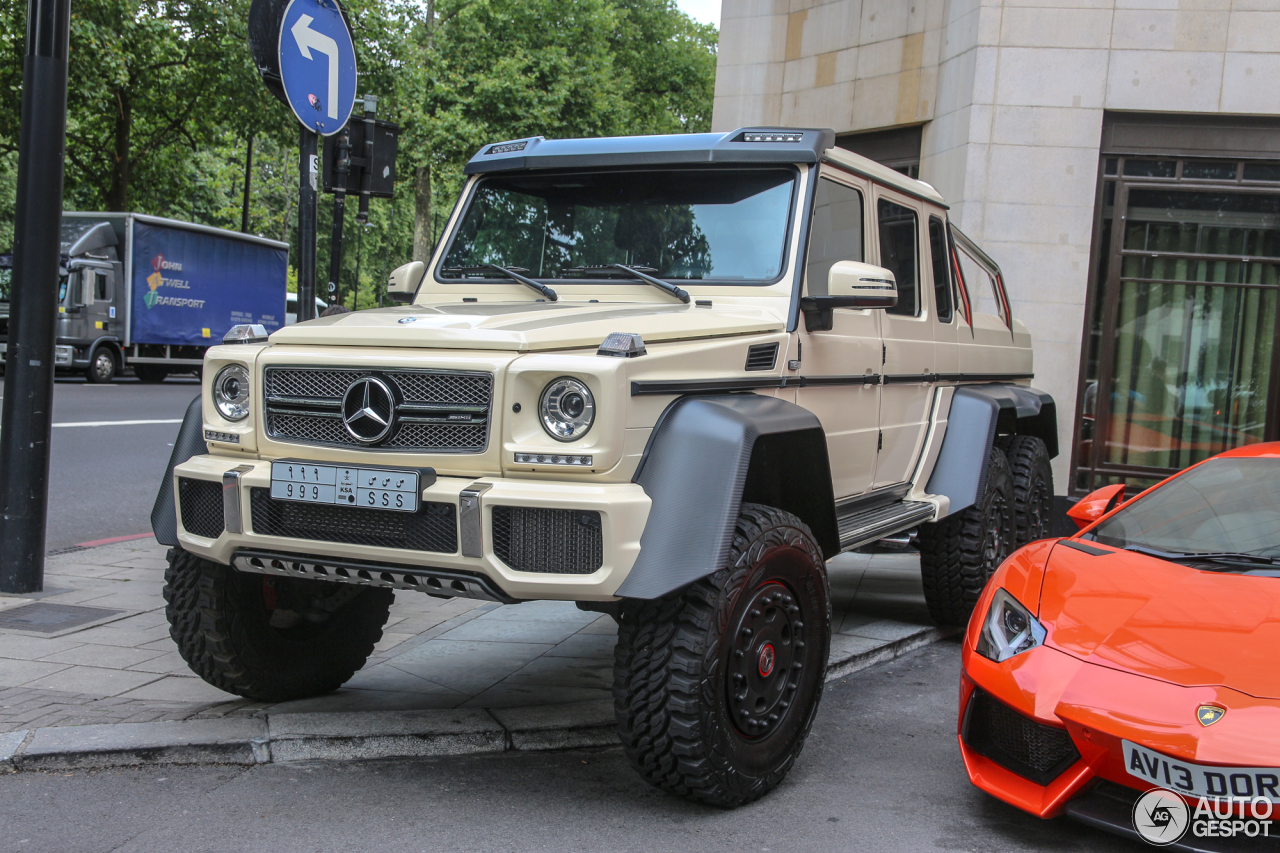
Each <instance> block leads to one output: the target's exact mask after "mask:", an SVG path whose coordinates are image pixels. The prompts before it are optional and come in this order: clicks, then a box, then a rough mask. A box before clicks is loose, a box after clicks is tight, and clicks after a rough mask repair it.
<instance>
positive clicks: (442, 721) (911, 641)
mask: <svg viewBox="0 0 1280 853" xmlns="http://www.w3.org/2000/svg"><path fill="white" fill-rule="evenodd" d="M164 550H165V549H164V548H163V547H162V546H159V545H156V544H155V543H154V542H152V541H151V540H147V539H143V540H135V541H132V542H121V543H117V544H112V545H106V546H102V547H98V548H92V549H85V550H79V551H74V552H71V553H65V554H59V555H56V556H52V557H50V558H49V560H48V564H47V569H46V577H45V591H44V592H43V593H39V594H35V595H29V596H0V762H3V761H4V760H5V752H6V750H5V749H4V743H6V742H7V743H8V744H9V747H10V748H9V750H8V753H10V754H12V753H13V752H14V751H15V750H19V749H21V750H22V751H23V752H24V753H25V754H26V755H27V756H28V758H32V759H34V757H35V755H36V754H37V753H39V751H40V750H39V746H40V744H41V743H49V744H61V746H59V747H58V749H61V750H63V751H66V750H68V749H69V750H72V751H74V747H75V744H76V743H81V744H82V745H83V744H95V743H96V744H99V746H100V745H101V744H102V743H105V742H107V741H110V740H112V738H116V739H119V738H120V737H123V736H124V733H126V732H132V733H133V734H132V735H130V737H133V738H134V740H138V738H141V740H140V741H139V743H143V744H144V745H145V746H146V748H148V749H154V748H156V747H157V746H163V745H164V742H166V739H169V740H173V739H174V738H176V740H174V742H175V743H181V742H183V738H187V739H188V740H189V739H190V738H191V737H192V736H193V735H192V733H193V732H196V731H197V728H200V727H195V728H193V727H191V726H187V727H186V728H183V727H182V726H177V727H176V728H175V727H174V725H173V724H172V723H170V722H169V721H184V720H185V721H198V720H205V721H214V720H219V721H224V722H222V723H221V724H219V725H220V727H218V726H215V727H214V728H209V727H208V726H204V727H203V728H201V730H202V731H205V732H206V733H209V732H211V733H213V734H205V735H199V736H197V737H196V740H199V739H200V738H201V737H211V738H213V739H214V740H215V741H218V742H219V743H221V742H222V741H221V740H219V738H221V737H222V735H219V734H217V733H218V732H222V733H223V734H225V735H226V737H230V738H231V739H232V740H234V741H235V743H237V744H240V747H237V748H239V749H240V752H241V753H244V751H245V749H248V748H249V747H247V746H245V744H252V743H257V744H259V745H262V744H266V743H268V742H271V743H273V747H272V749H271V750H269V752H271V753H272V754H273V757H270V758H267V759H264V753H263V750H261V749H259V750H258V751H257V752H256V753H253V752H252V750H250V753H252V754H247V758H246V755H245V754H241V758H246V760H252V761H261V760H287V758H288V757H344V756H345V757H350V756H349V755H345V753H343V750H342V749H341V748H337V751H336V753H335V754H334V755H327V753H326V754H325V755H321V754H318V753H317V752H316V750H317V749H319V750H320V752H321V753H324V752H326V750H325V749H320V747H318V746H317V744H319V743H320V742H321V741H324V740H325V739H326V738H329V739H330V740H332V739H337V741H342V742H345V741H347V740H349V739H350V738H349V737H347V736H346V735H344V734H343V733H344V732H345V733H347V735H350V734H353V733H355V732H358V731H362V730H365V729H368V730H370V731H372V732H373V733H374V734H377V735H378V736H379V737H383V738H384V739H385V737H387V736H391V735H395V733H396V732H399V733H400V734H402V735H403V734H406V728H405V727H406V726H408V727H409V728H414V727H417V728H422V727H423V726H426V727H427V728H429V729H432V731H434V730H435V729H436V728H439V727H440V726H441V725H443V728H444V729H445V730H448V731H449V732H452V734H451V735H450V737H453V738H454V739H453V740H448V738H446V739H445V740H446V741H447V742H444V741H442V742H440V743H438V744H436V746H435V747H427V746H423V745H422V738H421V737H418V738H417V741H418V743H419V747H418V748H433V749H435V748H438V749H444V750H445V751H450V750H457V749H461V751H473V750H472V749H471V747H470V746H468V744H471V745H475V744H476V743H487V742H488V740H486V739H489V740H493V739H497V740H501V741H503V743H502V744H501V746H502V747H503V748H513V747H514V748H519V747H518V746H517V745H516V743H515V741H516V740H518V739H519V737H518V736H519V733H520V732H521V731H524V730H526V729H528V730H531V731H532V730H536V731H538V732H540V733H541V734H540V735H539V736H538V737H537V738H534V740H535V741H537V742H538V743H542V744H543V746H541V747H539V748H548V747H554V746H556V745H582V744H581V742H575V743H568V742H563V738H560V739H559V740H557V736H556V735H555V733H554V732H555V729H556V728H557V726H561V727H567V728H569V729H573V728H575V727H576V728H581V727H583V726H586V727H587V728H590V729H592V730H593V731H596V730H603V729H602V727H604V726H606V725H607V723H608V720H607V719H605V718H606V717H607V716H608V714H609V713H611V712H610V711H609V708H610V706H611V697H610V686H611V684H612V664H613V645H614V640H615V637H616V634H617V628H616V626H615V624H614V622H613V620H612V619H611V618H609V617H608V616H601V615H599V614H594V613H585V612H583V611H580V610H578V609H577V608H576V607H575V606H574V605H573V604H571V603H563V602H528V603H525V604H519V605H514V606H501V605H496V604H491V603H484V602H476V601H470V600H467V599H448V600H440V599H435V598H431V597H429V596H426V595H423V594H420V593H413V592H397V593H396V602H395V605H394V606H393V607H392V610H391V619H390V621H389V622H388V624H387V626H386V629H385V632H384V635H383V639H382V641H381V642H380V643H379V644H378V646H377V649H376V651H375V653H374V656H373V657H372V658H371V659H370V660H369V662H368V664H367V665H366V666H365V667H364V669H363V670H361V671H360V672H359V673H357V674H356V676H355V677H354V678H353V679H352V680H351V681H350V682H348V683H347V685H346V686H344V687H343V688H342V689H341V690H338V691H336V692H334V693H331V694H329V695H326V696H322V697H318V698H315V699H306V700H299V701H293V702H283V703H275V704H264V703H254V702H250V701H248V700H244V699H241V698H239V697H235V696H231V695H229V694H226V693H223V692H222V691H220V690H217V689H215V688H213V687H211V686H209V685H208V684H206V683H205V682H204V681H202V680H201V679H199V678H197V677H196V676H194V675H193V674H192V673H191V671H190V670H189V669H188V668H187V666H186V664H185V662H184V661H183V660H182V659H181V657H180V656H179V655H178V652H177V650H176V647H175V646H174V644H173V641H172V640H171V639H170V638H169V634H168V624H167V622H166V620H165V616H164V600H163V598H162V597H161V587H162V585H163V575H164V566H165V562H164ZM829 572H830V578H831V589H832V599H833V605H834V611H833V617H834V626H835V631H836V633H835V635H834V636H833V639H832V649H831V660H830V668H829V671H828V677H835V676H837V675H840V674H844V673H846V672H852V671H855V670H857V669H861V668H863V667H865V666H870V665H871V664H873V663H876V662H879V661H880V660H886V659H889V658H892V657H895V656H897V655H899V654H902V653H904V652H906V651H909V650H911V649H914V648H918V647H919V646H921V645H924V644H926V643H929V642H932V641H934V640H936V639H937V638H938V637H940V636H941V634H940V633H939V632H938V631H937V630H936V629H934V628H932V626H931V624H930V622H929V620H928V616H927V611H926V609H925V606H924V600H923V596H922V594H921V588H920V579H919V562H918V558H917V557H916V555H915V554H914V553H906V554H882V555H862V554H847V555H843V556H841V557H839V558H837V559H836V560H833V561H832V562H831V564H830V565H829ZM548 706H555V708H557V709H559V710H555V709H553V708H550V707H548ZM539 708H541V709H542V710H541V711H539V710H538V709H539ZM427 711H434V712H440V711H453V712H455V713H453V714H452V715H447V717H439V716H438V715H437V716H434V717H432V716H430V715H428V716H427V717H423V716H422V715H420V714H417V712H427ZM344 712H356V713H344ZM323 715H333V716H323ZM388 715H390V716H388ZM361 720H363V721H364V722H363V723H362V722H360V721H361ZM557 720H558V721H559V722H557ZM139 723H147V724H152V725H149V726H144V727H141V728H139V727H135V726H128V725H126V726H124V727H121V726H120V725H119V724H139ZM159 723H169V724H168V725H156V724H159ZM113 726H114V727H115V728H114V730H113V729H112V727H113ZM370 726H372V729H369V727H370ZM522 726H523V727H524V728H522ZM67 727H86V728H84V730H83V731H80V732H70V731H54V730H55V729H64V728H67ZM530 727H532V728H531V729H530ZM37 730H39V731H37ZM144 730H145V731H144ZM384 730H385V731H384ZM112 731H114V734H113V733H112ZM184 732H185V734H183V733H184ZM316 732H319V733H321V734H314V733H316ZM323 732H329V733H330V734H328V735H325V734H323ZM3 733H12V734H10V735H9V736H8V737H7V738H6V737H5V735H4V734H3ZM19 733H21V735H22V737H21V740H20V741H19V742H16V743H15V738H16V736H17V734H19ZM446 733H447V732H446ZM409 734H413V735H415V736H416V735H421V734H422V732H410V733H409ZM455 736H456V737H455ZM457 737H462V741H465V743H463V742H462V741H459V742H457V743H455V741H457ZM599 737H600V735H599V732H598V731H596V733H595V734H593V735H591V738H593V739H595V740H597V741H598V740H599ZM104 738H105V739H106V740H105V741H104V740H103V739H104ZM477 738H478V740H477ZM125 740H126V741H127V740H128V738H125ZM286 741H289V742H290V743H291V744H292V747H290V746H289V745H286V743H285V742H286ZM299 742H306V743H309V744H311V746H310V747H308V749H302V750H299V749H297V748H293V747H297V746H298V743H299ZM473 742H474V743H473ZM495 742H496V741H495ZM459 743H461V746H459ZM530 743H533V741H530ZM449 744H453V745H452V746H450V745H449ZM187 746H190V744H187ZM407 746H408V742H407V741H406V742H399V743H398V744H393V745H392V746H391V747H388V748H389V749H392V750H393V752H394V750H395V749H399V750H401V752H398V753H394V754H417V753H413V752H409V753H404V752H403V749H405V748H407ZM463 747H465V748H463ZM33 748H34V749H35V751H34V752H33ZM95 748H96V747H95ZM141 748H142V747H139V749H141ZM85 749H87V750H89V751H90V752H92V751H93V749H90V748H89V746H84V749H82V750H81V751H82V752H83V751H84V750H85ZM291 750H292V751H291ZM308 750H310V751H308ZM56 751H57V750H55V752H56ZM98 751H99V752H101V751H102V750H101V749H99V750H98ZM109 751H110V750H107V752H109ZM328 752H334V750H332V749H330V750H328ZM238 754H240V753H238ZM177 755H178V758H176V759H174V760H182V758H181V756H183V755H186V756H188V757H189V758H190V759H191V760H204V758H201V755H204V753H200V751H199V750H198V749H197V750H195V751H194V752H192V751H191V750H188V751H187V752H181V751H179V753H177ZM211 755H212V753H210V755H206V756H205V758H207V759H208V760H216V757H210V756H211ZM170 758H173V756H172V755H171V756H170ZM28 763H30V764H32V766H35V764H37V763H38V762H28ZM127 763H131V762H127Z"/></svg>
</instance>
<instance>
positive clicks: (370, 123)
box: [356, 95, 378, 287]
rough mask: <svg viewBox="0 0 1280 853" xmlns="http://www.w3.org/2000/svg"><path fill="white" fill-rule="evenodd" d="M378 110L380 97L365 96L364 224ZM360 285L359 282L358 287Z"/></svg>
mask: <svg viewBox="0 0 1280 853" xmlns="http://www.w3.org/2000/svg"><path fill="white" fill-rule="evenodd" d="M377 112H378V99H377V98H376V97H375V96H373V95H365V96H364V151H362V152H361V153H362V154H363V155H364V169H363V170H362V171H361V172H360V207H359V208H358V209H357V210H356V222H358V223H359V224H361V225H364V224H365V223H367V222H368V221H369V187H370V183H371V182H372V181H373V140H374V134H375V133H376V132H377V130H376V127H375V125H374V116H376V115H377ZM359 286H360V285H359V284H358V283H357V284H356V287H359Z"/></svg>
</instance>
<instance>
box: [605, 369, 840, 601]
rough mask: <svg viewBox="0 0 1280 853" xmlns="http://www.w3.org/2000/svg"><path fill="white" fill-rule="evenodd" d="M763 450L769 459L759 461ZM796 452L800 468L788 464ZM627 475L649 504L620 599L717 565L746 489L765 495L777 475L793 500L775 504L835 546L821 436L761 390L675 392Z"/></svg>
mask: <svg viewBox="0 0 1280 853" xmlns="http://www.w3.org/2000/svg"><path fill="white" fill-rule="evenodd" d="M771 439H772V441H771ZM757 448H761V450H760V452H759V453H757ZM797 454H800V456H797ZM766 456H771V458H773V459H774V460H775V461H773V462H771V463H767V464H766V463H765V462H763V461H762V460H763V459H764V458H765V457H766ZM753 458H754V459H755V460H756V461H755V464H754V465H753ZM796 458H803V459H805V460H806V464H805V468H806V469H807V470H804V471H803V472H798V471H794V470H792V471H788V470H787V468H788V467H789V466H788V462H787V460H788V459H792V460H794V459H796ZM815 469H818V470H815ZM799 474H802V475H803V476H797V475H799ZM787 475H790V476H787ZM633 481H634V482H635V483H637V484H639V485H640V486H641V487H642V488H643V489H644V491H645V494H647V495H648V496H649V498H650V500H652V502H653V504H652V507H651V509H650V510H649V518H648V521H647V522H646V523H645V528H644V532H643V533H642V534H641V536H640V556H639V557H637V558H636V562H635V565H634V566H632V568H631V572H630V574H628V575H627V578H626V580H624V581H623V582H622V585H621V586H619V587H618V590H617V592H616V593H615V594H616V595H617V596H619V597H622V598H645V599H653V598H658V597H660V596H662V595H665V594H666V593H668V592H671V591H673V590H676V589H679V588H680V587H683V586H687V585H688V584H691V583H693V582H694V581H696V580H698V579H700V578H703V577H706V576H707V575H709V574H711V573H713V572H715V571H717V570H719V569H722V568H724V566H725V563H726V561H727V560H728V557H729V550H730V547H731V546H732V544H733V531H734V526H735V524H736V523H737V519H738V512H739V510H740V509H741V506H742V502H743V500H744V493H745V499H746V500H752V499H756V500H760V502H766V501H765V500H763V499H762V498H763V497H764V496H765V495H767V494H770V493H771V490H773V492H774V493H776V488H777V484H779V483H785V484H787V485H788V486H789V488H787V489H786V494H787V499H786V500H783V501H781V502H782V503H790V504H791V505H790V506H785V505H784V506H779V507H777V508H778V509H785V510H787V511H789V512H793V513H795V514H796V515H798V516H799V517H800V518H802V519H803V520H804V521H805V523H806V524H808V525H809V527H810V529H811V530H812V531H813V533H814V536H815V537H816V538H817V540H818V543H819V545H820V546H821V547H822V549H823V552H824V554H825V555H826V556H827V557H828V558H830V557H832V556H834V555H835V554H836V553H838V552H839V535H838V532H837V526H836V517H835V499H834V497H833V493H832V486H831V469H830V466H829V462H828V459H827V444H826V434H825V433H824V431H823V429H822V424H821V422H820V421H819V420H818V418H817V416H816V415H814V414H813V413H812V412H810V411H808V410H807V409H803V408H801V407H799V406H797V405H795V404H794V403H789V402H787V401H785V400H779V399H777V398H776V397H765V396H761V395H758V394H725V395H715V396H689V397H682V398H680V399H678V400H676V401H675V402H673V403H672V404H671V405H670V406H668V407H667V409H666V411H664V412H663V414H662V417H660V418H659V419H658V423H657V425H656V426H655V427H654V429H653V434H652V435H651V436H650V437H649V444H648V446H647V447H646V448H645V453H644V456H643V457H642V458H641V460H640V465H639V467H638V468H637V470H636V474H635V477H634V478H633ZM784 488H785V487H784Z"/></svg>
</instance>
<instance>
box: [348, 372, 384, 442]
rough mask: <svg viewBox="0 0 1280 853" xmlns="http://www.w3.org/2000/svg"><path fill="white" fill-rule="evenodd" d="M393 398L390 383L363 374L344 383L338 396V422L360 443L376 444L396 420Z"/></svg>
mask: <svg viewBox="0 0 1280 853" xmlns="http://www.w3.org/2000/svg"><path fill="white" fill-rule="evenodd" d="M395 412H396V398H395V395H394V394H393V392H392V390H391V386H390V385H388V384H387V383H386V382H385V381H384V380H382V379H379V378H378V377H377V376H365V377H363V378H362V379H357V380H356V381H355V382H352V383H351V384H350V385H349V386H347V393H346V395H345V396H344V397H343V398H342V425H343V426H344V427H346V428H347V433H348V434H349V435H350V436H351V437H352V438H354V439H355V440H356V441H358V442H360V443H361V444H377V443H378V442H380V441H382V440H383V439H385V438H386V437H387V436H388V435H390V434H391V429H392V427H394V426H395V421H396V416H395Z"/></svg>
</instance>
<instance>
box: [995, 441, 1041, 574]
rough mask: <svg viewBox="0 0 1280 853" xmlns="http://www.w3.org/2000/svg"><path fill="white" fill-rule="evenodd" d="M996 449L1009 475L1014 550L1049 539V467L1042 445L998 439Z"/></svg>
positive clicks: (1037, 442)
mask: <svg viewBox="0 0 1280 853" xmlns="http://www.w3.org/2000/svg"><path fill="white" fill-rule="evenodd" d="M996 447H998V448H1000V449H1001V450H1003V451H1004V455H1005V458H1006V459H1008V460H1009V470H1010V473H1011V474H1012V475H1013V514H1014V520H1015V522H1016V524H1017V531H1018V532H1017V536H1016V538H1015V539H1014V546H1015V547H1019V548H1020V547H1022V546H1023V545H1026V544H1027V543H1028V542H1034V541H1035V540H1037V539H1046V538H1048V537H1050V536H1052V535H1053V466H1052V464H1051V463H1050V461H1049V450H1048V448H1046V447H1045V446H1044V442H1043V441H1041V440H1040V439H1038V438H1034V437H1033V436H1029V435H1002V436H1000V438H998V439H996Z"/></svg>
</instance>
